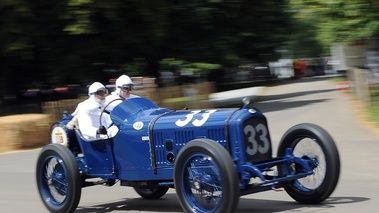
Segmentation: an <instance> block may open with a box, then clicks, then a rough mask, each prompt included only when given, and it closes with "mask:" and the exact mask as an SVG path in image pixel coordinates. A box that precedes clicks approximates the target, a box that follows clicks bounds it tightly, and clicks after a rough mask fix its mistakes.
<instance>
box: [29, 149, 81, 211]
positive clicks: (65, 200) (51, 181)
mask: <svg viewBox="0 0 379 213" xmlns="http://www.w3.org/2000/svg"><path fill="white" fill-rule="evenodd" d="M36 179H37V187H38V191H39V195H40V197H41V199H42V202H43V203H44V205H45V206H46V208H47V209H48V210H49V211H50V212H54V213H71V212H74V211H75V209H76V208H77V206H78V204H79V200H80V196H81V188H82V183H81V178H80V174H79V169H78V165H77V162H76V160H75V158H74V155H73V154H72V152H71V151H70V150H69V149H68V148H67V147H65V146H62V145H60V144H49V145H47V146H45V147H44V148H43V149H42V151H41V152H40V154H39V156H38V160H37V169H36Z"/></svg>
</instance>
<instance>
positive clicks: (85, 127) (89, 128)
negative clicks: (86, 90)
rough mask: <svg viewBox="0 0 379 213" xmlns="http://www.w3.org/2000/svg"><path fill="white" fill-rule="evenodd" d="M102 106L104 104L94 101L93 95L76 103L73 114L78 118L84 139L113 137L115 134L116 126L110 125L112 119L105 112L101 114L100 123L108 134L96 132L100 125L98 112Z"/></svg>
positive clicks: (99, 112)
mask: <svg viewBox="0 0 379 213" xmlns="http://www.w3.org/2000/svg"><path fill="white" fill-rule="evenodd" d="M104 106H105V105H104V104H100V103H98V102H96V100H95V97H93V96H92V95H91V97H90V98H88V99H87V100H85V101H83V102H81V103H80V104H78V107H77V110H75V113H76V115H75V116H76V117H77V119H78V124H79V130H80V132H81V134H82V135H83V137H84V138H85V139H86V140H96V139H105V138H108V136H109V137H114V136H115V135H116V134H117V132H118V128H117V127H116V126H115V125H112V126H111V124H112V120H111V119H110V116H109V114H107V113H105V112H104V113H103V114H102V116H101V118H102V119H101V124H102V125H103V126H104V127H105V128H107V131H108V136H107V135H100V134H97V130H98V129H99V127H100V114H101V111H102V110H103V108H104ZM73 114H74V113H73ZM110 126H111V127H110ZM108 127H110V128H108Z"/></svg>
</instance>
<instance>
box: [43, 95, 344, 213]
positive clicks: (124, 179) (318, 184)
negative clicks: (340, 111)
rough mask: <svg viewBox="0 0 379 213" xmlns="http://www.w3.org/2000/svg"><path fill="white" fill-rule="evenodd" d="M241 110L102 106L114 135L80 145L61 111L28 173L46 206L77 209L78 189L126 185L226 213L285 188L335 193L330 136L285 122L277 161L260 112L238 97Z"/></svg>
mask: <svg viewBox="0 0 379 213" xmlns="http://www.w3.org/2000/svg"><path fill="white" fill-rule="evenodd" d="M241 105H242V106H241V107H240V108H235V109H223V108H220V109H209V110H172V109H168V108H162V107H159V106H157V105H156V104H154V103H153V102H151V101H150V100H148V99H145V98H133V99H128V100H126V101H123V102H122V103H121V104H119V105H118V106H117V107H116V108H114V109H113V111H112V112H111V114H110V115H111V118H112V121H113V122H114V124H115V125H117V126H118V127H119V129H120V131H119V133H118V134H117V135H116V136H115V137H114V138H109V139H105V140H98V141H91V142H88V141H85V140H84V138H83V137H82V136H81V134H80V131H79V130H77V129H73V130H71V129H68V128H67V123H68V122H69V121H70V120H71V119H72V116H71V115H66V116H64V117H63V119H62V120H61V121H59V122H57V123H55V124H54V125H53V126H52V128H51V141H52V143H51V144H48V145H46V146H45V147H44V148H43V149H42V150H41V152H40V154H39V157H38V161H37V169H36V179H37V186H38V190H39V194H40V196H41V198H42V201H43V203H44V205H45V206H46V207H47V209H48V210H49V211H51V212H55V213H67V212H73V211H75V209H76V208H77V206H78V204H79V201H80V197H81V190H82V188H83V187H88V186H93V185H98V184H102V185H108V186H112V185H114V184H115V183H116V182H120V185H121V186H130V187H133V188H134V190H135V191H136V192H137V193H138V194H139V195H140V196H141V197H143V198H146V199H159V198H160V197H162V196H164V195H165V193H166V192H167V191H168V189H169V188H175V190H176V193H177V196H178V198H179V202H180V205H181V206H182V208H183V210H184V211H185V212H234V211H235V209H236V207H237V204H238V200H239V197H240V196H243V195H247V194H251V193H256V192H261V191H267V190H275V189H277V188H284V189H285V190H286V192H287V193H288V194H289V195H290V196H291V197H292V198H293V199H295V200H296V201H298V202H300V203H305V204H317V203H320V202H322V201H324V200H325V199H326V198H328V197H329V196H330V195H331V193H332V192H333V191H334V189H335V187H336V185H337V182H338V179H339V174H340V159H339V154H338V150H337V148H336V145H335V143H334V141H333V139H332V137H331V136H330V135H329V134H328V133H327V131H325V130H324V129H323V128H321V127H319V126H317V125H315V124H310V123H302V124H298V125H295V126H293V127H291V128H290V129H289V130H288V131H287V132H286V133H285V134H284V135H283V137H282V139H281V141H280V144H279V147H278V152H277V155H276V156H277V157H273V155H272V145H271V138H270V133H269V128H268V124H267V120H266V117H265V116H264V115H263V114H262V113H261V112H260V111H259V110H258V109H256V108H254V107H251V106H250V103H249V101H248V100H247V99H244V103H243V104H241Z"/></svg>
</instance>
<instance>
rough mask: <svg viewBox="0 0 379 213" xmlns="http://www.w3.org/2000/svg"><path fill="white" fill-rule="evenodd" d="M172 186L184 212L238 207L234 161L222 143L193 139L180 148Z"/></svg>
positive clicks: (237, 188) (237, 183)
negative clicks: (173, 185)
mask: <svg viewBox="0 0 379 213" xmlns="http://www.w3.org/2000/svg"><path fill="white" fill-rule="evenodd" d="M174 183H175V190H176V193H177V195H178V198H179V202H180V205H181V206H182V208H183V209H184V211H185V212H204V213H205V212H226V213H231V212H234V211H235V208H236V207H237V204H238V200H239V196H240V188H239V181H238V177H237V173H236V170H235V168H234V163H233V161H232V159H231V157H230V154H229V153H228V152H227V151H226V149H225V148H224V147H222V146H221V145H220V144H218V143H217V142H215V141H212V140H209V139H195V140H193V141H191V142H189V143H187V144H186V145H185V146H184V147H183V148H182V149H181V150H180V152H179V154H178V157H177V159H176V161H175V168H174Z"/></svg>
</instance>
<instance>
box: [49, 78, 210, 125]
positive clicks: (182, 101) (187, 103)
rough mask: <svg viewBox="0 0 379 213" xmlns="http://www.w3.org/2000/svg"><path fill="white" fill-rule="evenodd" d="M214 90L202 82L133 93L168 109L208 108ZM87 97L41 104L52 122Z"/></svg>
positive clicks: (149, 88) (153, 88) (59, 118)
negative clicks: (209, 98)
mask: <svg viewBox="0 0 379 213" xmlns="http://www.w3.org/2000/svg"><path fill="white" fill-rule="evenodd" d="M214 92H215V85H214V83H213V82H204V83H199V84H191V85H182V86H172V87H165V88H156V87H147V88H142V89H138V90H135V91H133V94H136V95H140V96H142V97H145V98H147V99H150V100H151V101H153V102H154V103H155V104H157V105H158V106H161V107H167V108H170V109H183V108H189V109H208V108H212V107H213V105H212V104H211V102H210V101H208V96H209V94H211V93H214ZM87 98H88V97H82V98H79V99H69V100H59V101H50V102H45V103H43V105H42V110H43V113H44V114H48V115H50V116H51V118H52V121H53V122H55V121H59V120H61V119H62V114H63V112H64V111H67V112H69V113H72V112H73V111H74V110H75V108H76V106H77V105H78V103H80V102H81V101H83V100H85V99H87Z"/></svg>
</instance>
